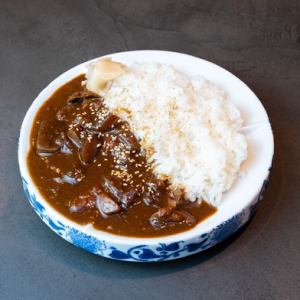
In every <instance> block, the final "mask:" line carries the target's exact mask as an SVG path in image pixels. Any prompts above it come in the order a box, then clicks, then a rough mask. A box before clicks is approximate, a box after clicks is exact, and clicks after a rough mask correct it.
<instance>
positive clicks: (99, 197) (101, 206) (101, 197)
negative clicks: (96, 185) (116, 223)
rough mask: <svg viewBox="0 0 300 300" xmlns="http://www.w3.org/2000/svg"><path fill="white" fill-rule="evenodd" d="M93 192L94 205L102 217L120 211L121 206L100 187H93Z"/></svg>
mask: <svg viewBox="0 0 300 300" xmlns="http://www.w3.org/2000/svg"><path fill="white" fill-rule="evenodd" d="M93 194H94V195H95V197H96V206H97V208H98V210H99V211H100V213H101V214H102V215H103V216H104V217H105V216H108V215H113V214H117V213H119V212H121V210H122V208H121V206H120V205H119V204H118V203H117V202H116V201H114V200H113V199H112V198H111V197H109V196H108V195H107V194H105V193H104V192H103V191H101V190H100V189H95V190H94V191H93Z"/></svg>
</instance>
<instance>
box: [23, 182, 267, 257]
mask: <svg viewBox="0 0 300 300" xmlns="http://www.w3.org/2000/svg"><path fill="white" fill-rule="evenodd" d="M22 181H23V187H24V191H25V194H26V197H27V198H28V200H29V202H30V204H31V205H32V207H33V208H34V210H35V211H36V213H37V214H38V215H39V217H40V218H41V219H42V220H43V221H44V222H45V223H46V224H47V225H48V226H49V227H50V228H51V229H52V230H53V231H54V232H56V233H57V234H58V235H60V236H61V237H63V238H64V239H66V240H67V241H69V242H70V243H72V244H74V245H75V246H77V247H80V248H83V249H85V250H87V251H89V252H92V253H94V254H97V255H101V256H104V257H108V258H112V259H117V260H124V261H136V262H155V261H165V260H171V259H177V258H181V257H184V256H187V255H191V254H194V253H197V252H200V251H203V250H205V249H207V248H210V247H212V246H214V245H216V244H217V243H219V242H221V241H223V240H224V239H226V238H227V237H229V236H230V235H231V234H233V233H234V232H235V231H237V230H238V229H239V228H240V227H241V226H242V225H244V224H245V223H246V222H247V221H248V220H249V219H250V218H251V217H252V216H253V214H254V212H255V211H256V209H257V206H258V204H259V203H260V201H261V199H262V196H263V192H264V191H265V189H266V186H267V183H268V180H265V182H264V184H263V186H262V188H261V192H260V193H259V195H258V197H257V198H256V200H255V201H254V202H253V203H252V205H251V206H250V207H248V208H245V209H244V210H243V211H242V212H241V213H239V214H237V215H235V216H233V217H232V218H231V219H229V220H228V221H226V222H224V223H222V224H221V225H219V226H217V227H216V228H214V229H213V230H212V231H211V232H208V233H205V234H202V235H201V236H199V237H198V238H197V239H196V240H195V239H193V240H192V241H178V242H174V243H170V244H163V243H158V244H156V245H153V246H150V245H138V246H135V247H127V246H124V245H118V244H108V242H107V241H104V240H100V239H97V238H96V237H94V236H91V235H88V234H86V233H84V232H82V231H80V230H77V229H75V228H73V227H70V226H68V225H65V224H63V223H62V222H60V221H58V220H54V219H52V218H51V217H50V216H49V215H48V214H47V211H46V209H45V207H44V206H43V205H42V204H41V203H40V202H39V201H38V200H37V198H36V195H35V194H34V193H31V192H30V186H29V185H28V182H27V181H26V180H25V179H24V178H22Z"/></svg>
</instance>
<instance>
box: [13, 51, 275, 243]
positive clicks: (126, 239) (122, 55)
mask: <svg viewBox="0 0 300 300" xmlns="http://www.w3.org/2000/svg"><path fill="white" fill-rule="evenodd" d="M128 55H129V56H133V57H134V56H137V57H138V58H140V57H142V56H143V55H150V56H153V57H166V56H168V57H169V56H171V57H173V58H174V59H180V58H182V59H189V60H191V59H192V60H195V61H198V62H201V63H202V64H206V65H207V66H210V67H213V68H214V69H215V70H217V71H220V72H223V73H224V74H226V76H229V77H231V79H232V80H234V81H236V82H237V83H238V84H240V85H241V86H242V87H243V89H244V90H245V91H247V93H249V95H250V96H251V97H252V98H253V99H256V100H257V103H256V104H257V105H258V106H260V110H261V111H263V112H264V114H265V121H266V122H267V123H268V125H269V127H270V128H269V132H268V134H269V136H268V138H269V153H270V155H269V158H268V162H267V163H266V165H269V167H271V165H272V159H273V154H274V137H273V133H272V128H271V124H270V121H269V118H268V115H267V113H266V110H265V108H264V107H263V105H262V103H261V102H260V101H259V99H258V97H257V96H256V95H255V94H254V92H253V91H252V90H251V89H250V88H249V87H248V86H247V85H246V84H245V83H244V82H243V81H241V80H240V79H239V78H238V77H236V76H235V75H233V74H232V73H231V72H229V71H227V70H226V69H224V68H222V67H220V66H218V65H216V64H214V63H212V62H209V61H207V60H205V59H202V58H198V57H195V56H192V55H188V54H184V53H178V52H173V51H161V50H137V51H125V52H117V53H111V54H107V55H103V56H100V57H97V58H94V59H91V60H89V61H86V62H83V63H81V64H79V65H77V66H75V67H73V68H71V69H69V70H67V71H65V72H64V73H62V74H60V75H59V76H58V77H56V78H55V79H54V80H52V81H51V82H50V83H49V84H48V85H47V86H46V87H45V88H44V89H43V90H42V91H41V92H40V93H39V94H38V96H37V97H36V98H35V99H34V100H33V102H32V103H31V105H30V107H29V109H28V110H27V112H26V115H25V117H24V120H23V122H22V125H21V129H20V136H19V147H18V162H19V168H20V173H21V176H22V177H23V178H24V179H25V180H26V181H27V183H28V185H29V187H30V189H31V190H32V191H33V192H34V194H35V195H36V196H37V199H38V201H39V202H41V203H42V204H43V206H44V207H45V209H46V212H47V214H48V215H49V216H50V217H52V218H54V219H56V220H59V221H60V222H62V223H63V224H64V225H66V226H69V227H71V228H75V229H76V230H79V231H81V232H83V233H85V234H88V235H90V236H92V237H95V238H97V239H99V240H105V241H106V242H110V243H113V244H119V245H130V246H133V245H141V244H146V245H155V244H161V243H172V242H178V241H182V240H192V239H195V238H197V237H199V236H201V235H203V234H206V233H209V232H210V231H212V230H213V229H215V228H216V227H218V226H219V225H220V224H222V223H223V222H226V221H228V220H229V219H231V218H232V217H234V216H235V215H237V214H239V213H241V212H242V211H243V210H244V209H245V208H247V207H248V206H249V205H251V203H252V202H253V200H254V199H255V198H256V197H257V194H258V192H259V190H254V191H252V193H250V192H249V193H250V195H249V197H248V196H247V199H248V201H246V202H245V203H243V205H241V207H240V208H239V209H235V210H233V211H231V212H230V213H227V214H226V215H224V216H223V217H221V216H220V217H219V218H220V221H218V222H215V223H214V222H208V221H209V220H210V221H211V218H213V217H214V216H216V214H218V212H219V210H218V211H217V212H216V213H215V214H214V215H212V216H211V217H209V218H208V219H206V220H204V221H203V222H201V223H199V224H198V225H196V226H195V227H193V228H192V229H190V230H187V231H184V232H181V233H177V234H171V235H167V236H159V237H130V236H121V235H115V234H111V233H108V232H105V231H101V230H98V229H94V228H93V227H92V226H91V225H80V224H77V223H76V222H74V221H72V220H70V219H68V218H67V217H65V216H64V215H63V214H61V213H60V212H58V211H57V210H55V209H54V208H53V207H52V206H51V205H50V204H49V203H48V202H47V201H46V199H45V198H44V197H43V196H42V195H41V193H40V192H39V190H38V188H37V187H36V185H35V183H34V182H33V180H32V178H31V176H30V173H29V170H28V167H27V162H26V158H27V154H28V151H26V149H25V148H26V147H25V145H26V141H27V143H29V139H30V133H31V128H32V124H33V121H34V118H35V115H36V112H37V111H38V109H39V108H40V107H41V106H42V105H43V104H44V102H45V101H47V99H48V98H49V96H50V95H51V94H53V93H54V92H55V90H57V89H58V88H59V87H60V86H62V85H63V84H64V83H66V82H68V81H70V80H71V79H73V78H75V77H76V76H77V75H79V74H81V73H83V72H84V70H85V68H86V65H88V64H90V63H91V62H93V61H95V60H98V59H100V58H104V57H112V58H113V59H116V60H122V59H126V56H128ZM154 61H155V60H154ZM174 67H175V68H177V67H176V66H174ZM76 74H77V75H76ZM49 93H50V94H49ZM47 94H49V95H48V96H46V95H47ZM29 125H30V126H29ZM29 144H30V143H29ZM27 148H28V147H27ZM269 167H268V168H266V169H265V173H264V174H261V176H260V178H261V179H266V178H267V177H268V175H269ZM263 181H264V180H261V185H263ZM208 223H209V224H208Z"/></svg>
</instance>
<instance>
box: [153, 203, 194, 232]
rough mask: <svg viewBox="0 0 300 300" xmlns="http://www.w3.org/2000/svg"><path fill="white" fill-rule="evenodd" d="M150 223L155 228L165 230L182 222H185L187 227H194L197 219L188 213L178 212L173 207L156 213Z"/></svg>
mask: <svg viewBox="0 0 300 300" xmlns="http://www.w3.org/2000/svg"><path fill="white" fill-rule="evenodd" d="M149 221H150V224H151V225H152V226H153V227H156V228H165V227H167V226H170V225H174V224H175V223H181V222H185V223H186V224H187V225H193V224H195V222H196V219H195V218H194V217H193V216H192V215H191V214H189V213H188V212H187V211H184V210H176V209H174V208H173V207H163V208H160V209H159V210H158V211H157V212H156V213H154V214H153V215H152V216H151V217H150V220H149Z"/></svg>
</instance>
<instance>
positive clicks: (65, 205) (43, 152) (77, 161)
mask: <svg viewBox="0 0 300 300" xmlns="http://www.w3.org/2000/svg"><path fill="white" fill-rule="evenodd" d="M83 80H84V75H80V76H78V77H77V78H75V79H73V80H72V81H70V82H68V83H67V84H65V85H64V86H62V87H61V88H60V89H58V90H57V91H56V92H55V93H54V94H53V95H52V96H51V97H50V98H49V99H48V100H47V101H46V103H45V104H44V105H43V106H42V107H41V108H40V110H39V111H38V113H37V115H36V117H35V120H34V123H33V124H34V125H33V128H32V132H31V148H30V152H29V154H28V158H27V163H28V167H29V170H30V174H31V176H32V178H33V180H34V182H35V184H36V186H37V187H38V189H39V191H40V193H41V194H42V195H43V196H44V197H45V199H46V200H47V201H48V203H50V204H51V205H52V206H53V207H54V208H55V209H56V210H58V211H59V212H61V213H62V214H63V215H65V216H66V217H68V218H69V219H71V220H73V221H75V222H77V223H80V224H93V225H94V227H95V228H97V229H100V230H104V231H107V232H109V233H113V234H118V235H123V236H135V237H157V236H164V235H170V234H175V233H178V232H182V231H185V230H188V229H190V228H192V227H194V226H195V225H197V223H199V222H201V221H203V220H204V219H206V218H207V217H209V216H210V215H212V214H213V213H215V211H216V208H215V207H213V206H211V205H209V204H208V203H206V202H205V201H201V202H197V201H196V202H190V201H188V200H186V199H185V198H184V197H183V194H182V192H181V191H180V190H178V191H172V190H170V189H169V188H168V187H169V184H168V182H167V181H163V180H161V179H158V178H157V177H156V176H155V175H154V173H153V170H152V168H151V165H149V164H148V163H147V161H146V158H145V156H144V154H143V151H142V150H141V148H140V143H139V141H138V140H137V139H136V137H135V136H134V134H133V133H132V132H131V130H130V128H129V125H128V124H127V123H126V122H124V121H122V120H121V119H120V118H118V117H117V116H115V115H113V114H111V113H110V112H109V111H108V109H107V107H106V106H105V105H104V102H103V99H102V98H101V97H100V96H99V95H97V94H94V93H92V92H89V91H87V90H86V89H85V88H84V87H83V86H82V84H81V82H82V81H83Z"/></svg>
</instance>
